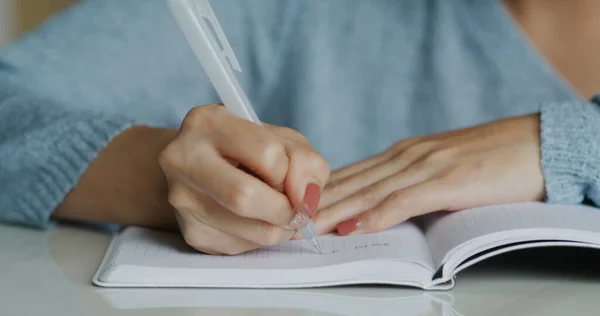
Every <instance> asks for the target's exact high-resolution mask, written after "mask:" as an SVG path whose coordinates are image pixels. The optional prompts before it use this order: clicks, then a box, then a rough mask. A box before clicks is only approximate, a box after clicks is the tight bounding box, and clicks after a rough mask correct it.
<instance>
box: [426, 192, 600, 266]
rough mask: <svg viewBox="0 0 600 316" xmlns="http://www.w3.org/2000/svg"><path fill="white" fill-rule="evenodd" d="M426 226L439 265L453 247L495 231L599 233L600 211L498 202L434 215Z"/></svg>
mask: <svg viewBox="0 0 600 316" xmlns="http://www.w3.org/2000/svg"><path fill="white" fill-rule="evenodd" d="M425 227H426V233H425V235H426V240H427V243H428V245H429V249H430V251H431V253H432V256H433V257H434V262H435V263H436V265H439V264H440V262H441V259H442V257H443V256H444V255H445V254H446V253H447V252H448V251H450V250H451V249H452V248H454V247H457V246H458V245H460V244H462V243H464V242H467V241H469V240H472V239H474V238H477V237H481V236H484V235H488V234H492V233H498V232H506V234H507V237H510V235H511V234H514V233H515V232H516V231H518V230H523V229H572V230H579V231H588V232H594V233H600V210H598V209H596V208H593V207H588V206H582V205H552V204H545V203H520V204H509V205H497V206H487V207H480V208H474V209H469V210H463V211H457V212H452V213H440V214H437V215H432V216H430V217H429V219H428V220H427V223H426V225H425ZM511 232H512V233H511ZM531 237H532V238H536V236H531Z"/></svg>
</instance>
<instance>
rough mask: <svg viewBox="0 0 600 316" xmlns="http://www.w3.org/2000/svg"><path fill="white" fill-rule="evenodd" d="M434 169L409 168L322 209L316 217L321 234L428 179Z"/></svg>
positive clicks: (318, 230)
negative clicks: (397, 192) (391, 195)
mask: <svg viewBox="0 0 600 316" xmlns="http://www.w3.org/2000/svg"><path fill="white" fill-rule="evenodd" d="M433 172H434V169H420V168H407V169H406V170H404V171H401V172H400V173H397V174H395V175H393V176H390V177H388V178H385V179H383V180H381V181H379V182H377V183H375V184H373V185H370V186H367V187H365V188H364V189H361V190H360V191H358V192H356V193H354V194H353V195H351V196H349V197H348V198H346V199H343V200H342V201H340V202H338V203H336V204H333V205H332V206H330V207H328V208H326V209H323V210H321V211H320V212H319V213H317V215H316V217H315V226H316V230H317V232H318V233H319V234H323V233H327V232H330V231H332V230H334V229H335V228H336V226H337V224H338V223H340V222H341V221H344V220H347V219H350V218H353V217H356V216H358V215H359V214H360V213H362V212H365V211H367V210H369V209H371V208H373V207H375V206H377V205H378V204H380V203H381V202H382V201H384V200H385V199H386V198H387V197H388V196H389V195H390V194H392V193H393V192H394V191H397V190H401V189H403V188H407V187H410V186H412V185H415V184H417V183H420V182H423V181H426V180H427V179H429V178H430V177H431V176H432V174H433Z"/></svg>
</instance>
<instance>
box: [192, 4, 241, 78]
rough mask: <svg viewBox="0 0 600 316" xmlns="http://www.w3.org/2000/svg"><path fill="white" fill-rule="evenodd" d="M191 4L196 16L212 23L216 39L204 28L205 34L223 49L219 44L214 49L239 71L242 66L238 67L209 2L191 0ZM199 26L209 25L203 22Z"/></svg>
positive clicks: (238, 64)
mask: <svg viewBox="0 0 600 316" xmlns="http://www.w3.org/2000/svg"><path fill="white" fill-rule="evenodd" d="M192 4H193V6H194V9H195V13H196V15H197V17H198V18H205V22H210V23H211V24H212V27H213V30H214V31H215V34H216V35H217V37H218V38H217V39H215V38H214V36H212V34H213V33H212V32H210V30H206V29H205V32H206V34H210V37H211V42H212V45H213V46H214V45H215V44H218V43H220V44H221V45H220V46H221V47H223V49H222V50H221V49H219V46H216V47H214V48H215V51H220V52H221V53H223V55H222V57H224V58H225V59H227V60H228V61H229V64H230V65H231V68H233V70H235V71H237V72H241V71H242V67H240V63H239V62H238V60H237V58H236V57H235V54H234V53H233V49H231V45H229V42H228V41H227V38H226V37H225V33H224V32H223V29H221V25H220V24H219V21H218V20H217V17H216V15H215V12H214V11H213V9H212V7H211V6H210V3H209V2H208V0H192ZM200 25H201V27H205V26H207V27H209V26H208V25H207V24H205V23H200Z"/></svg>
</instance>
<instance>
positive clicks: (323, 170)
mask: <svg viewBox="0 0 600 316" xmlns="http://www.w3.org/2000/svg"><path fill="white" fill-rule="evenodd" d="M306 159H307V161H308V164H309V165H310V166H311V167H312V168H313V169H314V170H315V171H316V172H317V173H318V174H319V175H320V176H323V177H324V178H328V177H329V173H330V167H329V163H328V162H327V160H325V158H323V156H321V155H319V154H318V153H317V152H315V151H309V152H308V153H307V157H306Z"/></svg>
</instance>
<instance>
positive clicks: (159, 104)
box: [0, 0, 600, 227]
mask: <svg viewBox="0 0 600 316" xmlns="http://www.w3.org/2000/svg"><path fill="white" fill-rule="evenodd" d="M212 5H213V7H214V9H215V12H216V14H217V16H218V17H219V19H220V21H221V24H222V26H223V28H224V31H225V32H226V34H227V36H228V38H229V40H230V42H231V44H232V46H233V49H234V51H235V53H236V55H237V57H238V59H239V60H240V63H241V65H242V68H243V72H242V73H241V74H240V81H241V84H242V86H243V87H244V89H245V91H247V93H248V95H249V98H250V100H251V102H252V104H253V105H254V106H255V107H256V109H257V112H258V114H259V116H260V117H261V119H262V120H263V121H266V122H268V123H272V124H279V125H287V126H289V127H292V128H294V129H297V130H299V131H300V132H302V133H303V134H304V135H305V136H306V137H307V138H308V140H309V141H310V142H311V143H312V144H313V146H314V147H315V148H316V149H317V150H318V151H320V152H321V153H322V155H323V156H324V157H325V158H326V159H327V160H328V161H329V162H330V164H331V166H332V168H337V167H340V166H343V165H345V164H349V163H352V162H354V161H356V160H359V159H362V158H366V157H368V156H370V155H374V154H376V153H378V152H380V151H382V150H385V149H386V148H387V147H388V146H390V145H392V144H393V143H394V142H396V141H399V140H401V139H403V138H406V137H410V136H414V135H424V134H432V133H438V132H443V131H447V130H450V129H457V128H462V127H467V126H472V125H475V124H481V123H485V122H489V121H492V120H497V119H500V118H504V117H509V116H516V115H523V114H528V113H534V112H541V117H542V122H541V125H542V126H541V138H542V148H541V149H542V166H543V170H544V176H545V181H546V190H547V193H548V199H549V202H552V203H581V202H582V201H583V200H584V199H586V198H587V199H589V200H591V201H592V202H594V203H595V204H596V205H598V204H600V194H599V192H600V190H599V187H600V138H599V137H598V135H600V105H598V104H597V103H594V102H592V101H588V100H581V99H580V98H579V97H578V96H577V95H576V94H575V93H574V92H573V91H574V90H573V89H572V87H570V86H569V85H568V84H567V83H566V82H565V81H564V80H562V78H561V77H560V76H559V75H558V74H557V73H556V72H555V70H553V69H552V68H551V67H550V66H549V64H548V63H547V62H546V61H545V60H544V59H542V58H541V56H540V55H538V53H537V52H536V51H535V50H534V49H532V47H531V46H529V44H528V43H527V41H526V40H525V39H524V37H523V35H522V34H521V33H519V30H518V28H517V27H516V26H515V25H513V22H512V21H511V19H510V16H509V15H508V14H507V12H506V11H505V10H504V8H503V7H502V6H501V3H500V2H497V1H475V0H454V1H447V0H422V1H414V0H371V1H362V0H327V1H324V0H302V1H291V0H290V1H282V0H261V1H249V0H246V1H242V0H240V1H235V0H213V1H212ZM599 75H600V74H599ZM217 101H219V99H218V96H217V95H216V94H215V91H214V90H213V88H212V87H211V85H210V83H209V82H208V80H207V77H206V76H205V74H204V72H203V70H202V68H201V66H200V64H199V62H198V61H197V59H196V58H195V56H194V55H193V53H192V52H191V50H190V48H189V47H188V44H187V43H186V41H185V40H184V38H183V36H182V34H181V32H180V31H179V29H178V28H177V26H176V24H175V23H174V21H173V19H172V17H171V15H170V12H169V10H168V8H167V4H166V1H164V0H143V1H142V0H127V1H119V0H103V1H100V0H88V1H83V2H82V3H80V4H77V5H75V6H73V7H72V8H71V9H69V10H67V11H66V12H64V13H62V14H60V15H58V16H56V17H55V18H53V19H51V20H49V21H48V22H47V23H45V24H44V25H43V26H42V27H40V28H39V29H37V30H35V31H34V32H32V33H30V34H28V35H27V36H26V37H24V38H23V39H21V40H19V41H18V42H16V43H14V44H12V45H10V46H9V47H7V48H5V49H4V50H3V51H2V52H1V53H0V220H1V221H4V222H10V223H18V224H23V225H29V226H33V227H48V226H49V225H50V224H51V221H50V215H51V213H52V212H53V210H54V209H55V207H56V206H57V204H58V203H59V202H60V201H61V200H62V199H63V198H64V196H65V195H66V193H67V192H68V191H69V190H70V189H71V188H72V187H73V186H74V185H75V184H76V183H77V181H78V178H79V177H80V176H81V175H82V173H83V172H84V170H85V169H86V166H87V165H88V163H89V162H90V161H91V160H93V159H94V158H95V157H96V155H97V154H98V152H99V151H100V150H101V149H102V148H104V147H105V146H106V145H107V143H108V142H110V140H111V138H113V137H114V136H115V135H117V134H119V133H120V132H122V131H123V130H124V129H126V128H128V127H130V126H132V125H135V124H149V125H152V126H169V127H177V126H178V124H179V123H180V122H181V120H182V119H183V117H184V115H185V114H186V113H187V111H188V110H189V109H190V108H192V107H193V106H196V105H201V104H207V103H212V102H217Z"/></svg>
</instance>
